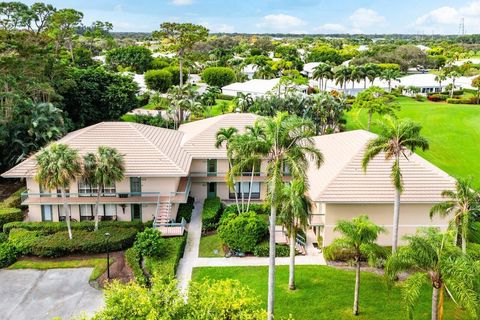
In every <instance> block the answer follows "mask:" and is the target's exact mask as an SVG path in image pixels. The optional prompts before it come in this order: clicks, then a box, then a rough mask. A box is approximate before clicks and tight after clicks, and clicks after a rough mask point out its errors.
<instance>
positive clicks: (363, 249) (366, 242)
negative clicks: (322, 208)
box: [331, 215, 385, 315]
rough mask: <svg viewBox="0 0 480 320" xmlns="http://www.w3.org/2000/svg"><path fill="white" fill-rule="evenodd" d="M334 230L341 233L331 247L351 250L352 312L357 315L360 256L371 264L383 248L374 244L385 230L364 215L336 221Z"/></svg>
mask: <svg viewBox="0 0 480 320" xmlns="http://www.w3.org/2000/svg"><path fill="white" fill-rule="evenodd" d="M334 231H337V232H339V233H340V234H341V236H340V237H338V238H336V239H335V240H334V241H333V243H332V245H331V247H333V248H342V249H346V250H351V251H353V253H354V254H353V257H354V262H355V294H354V301H353V314H354V315H358V312H359V301H360V271H361V264H360V258H361V257H362V256H363V257H365V256H366V257H368V259H369V262H370V263H371V264H373V263H374V262H375V260H376V258H377V257H378V255H379V253H380V252H381V251H382V250H383V248H382V247H380V246H379V245H378V244H376V241H377V238H378V235H379V234H380V233H382V232H385V229H384V228H382V227H380V226H377V225H376V224H375V223H373V222H372V221H370V220H369V219H368V217H367V216H366V215H361V216H358V217H355V218H353V219H352V221H347V220H340V221H338V222H337V224H336V226H335V229H334Z"/></svg>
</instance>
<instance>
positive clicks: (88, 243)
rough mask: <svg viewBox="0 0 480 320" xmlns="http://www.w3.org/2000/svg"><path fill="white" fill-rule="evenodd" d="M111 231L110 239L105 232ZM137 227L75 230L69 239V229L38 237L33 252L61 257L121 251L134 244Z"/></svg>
mask: <svg viewBox="0 0 480 320" xmlns="http://www.w3.org/2000/svg"><path fill="white" fill-rule="evenodd" d="M106 232H108V233H110V235H111V236H110V238H109V239H108V241H107V240H106V238H105V233H106ZM136 234H137V229H134V228H113V227H110V228H104V229H102V230H101V231H97V232H92V231H85V230H74V231H73V239H71V240H70V239H68V232H67V231H60V232H57V233H54V234H50V235H47V236H43V237H40V238H38V241H36V242H35V244H34V245H33V246H32V248H31V249H29V250H31V252H32V254H33V255H36V256H39V257H61V256H65V255H69V254H74V253H103V252H107V251H119V250H124V249H126V248H129V247H131V246H132V245H133V242H134V240H135V235H136Z"/></svg>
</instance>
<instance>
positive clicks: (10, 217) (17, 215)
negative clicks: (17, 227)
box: [0, 208, 24, 231]
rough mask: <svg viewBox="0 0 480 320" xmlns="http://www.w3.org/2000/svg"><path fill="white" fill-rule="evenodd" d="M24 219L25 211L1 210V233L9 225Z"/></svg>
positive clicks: (16, 209)
mask: <svg viewBox="0 0 480 320" xmlns="http://www.w3.org/2000/svg"><path fill="white" fill-rule="evenodd" d="M23 217H24V214H23V211H22V210H21V209H18V208H0V231H1V230H2V229H3V226H4V225H5V224H7V223H10V222H14V221H22V220H23Z"/></svg>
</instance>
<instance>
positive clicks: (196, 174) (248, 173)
mask: <svg viewBox="0 0 480 320" xmlns="http://www.w3.org/2000/svg"><path fill="white" fill-rule="evenodd" d="M227 174H228V172H222V171H218V172H212V171H195V172H190V176H191V177H225V176H227ZM238 176H244V177H251V176H252V172H251V171H245V172H242V173H241V174H238ZM253 176H254V177H266V174H265V173H263V172H254V173H253Z"/></svg>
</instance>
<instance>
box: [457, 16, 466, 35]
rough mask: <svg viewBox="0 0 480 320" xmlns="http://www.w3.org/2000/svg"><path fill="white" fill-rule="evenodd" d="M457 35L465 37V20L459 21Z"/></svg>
mask: <svg viewBox="0 0 480 320" xmlns="http://www.w3.org/2000/svg"><path fill="white" fill-rule="evenodd" d="M458 35H459V36H464V35H465V18H462V19H461V20H460V26H459V27H458Z"/></svg>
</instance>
